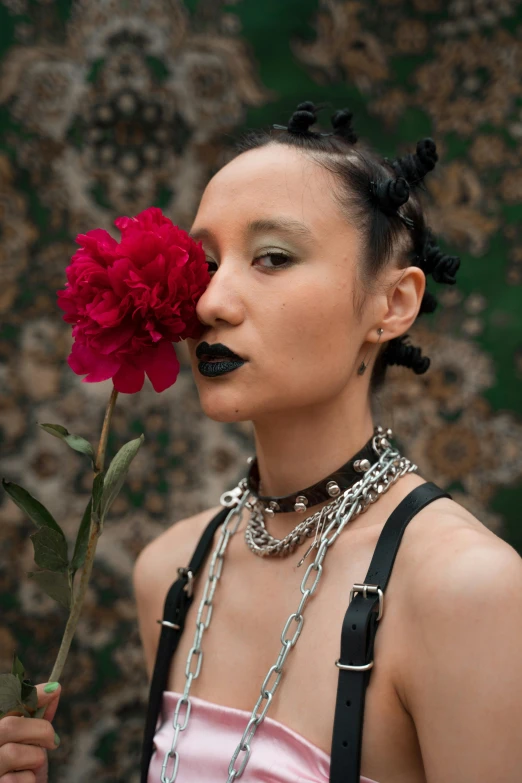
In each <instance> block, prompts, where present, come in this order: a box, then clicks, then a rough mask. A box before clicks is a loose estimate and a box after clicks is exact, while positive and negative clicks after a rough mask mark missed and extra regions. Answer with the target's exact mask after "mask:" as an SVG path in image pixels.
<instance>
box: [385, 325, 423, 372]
mask: <svg viewBox="0 0 522 783" xmlns="http://www.w3.org/2000/svg"><path fill="white" fill-rule="evenodd" d="M407 337H408V335H407V334H403V335H401V336H400V337H394V338H393V340H390V341H389V343H388V344H387V346H386V348H385V349H384V351H383V353H382V356H383V358H384V359H385V361H386V364H402V365H404V367H409V369H410V370H413V372H414V373H415V374H416V375H422V374H423V373H425V372H426V370H427V369H428V367H429V366H430V360H429V358H428V357H427V356H422V355H421V349H420V348H417V347H415V346H414V345H407V344H406V343H405V342H404V341H405V340H406V338H407Z"/></svg>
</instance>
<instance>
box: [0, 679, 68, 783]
mask: <svg viewBox="0 0 522 783" xmlns="http://www.w3.org/2000/svg"><path fill="white" fill-rule="evenodd" d="M45 685H46V684H45V683H42V684H41V685H37V686H36V689H37V695H38V707H46V710H45V713H44V717H43V718H25V717H22V716H20V715H15V714H8V715H6V716H5V717H3V718H1V719H0V783H35V781H36V780H37V779H46V778H47V750H54V749H55V748H56V747H57V746H58V744H59V741H58V742H56V737H57V735H56V734H55V731H54V728H53V726H52V724H51V721H52V719H53V718H54V715H55V713H56V709H57V707H58V702H59V699H60V687H59V686H58V687H57V688H55V690H54V691H52V692H51V693H45V690H44V688H45ZM46 749H47V750H46ZM39 771H41V774H40V775H39V776H38V772H39Z"/></svg>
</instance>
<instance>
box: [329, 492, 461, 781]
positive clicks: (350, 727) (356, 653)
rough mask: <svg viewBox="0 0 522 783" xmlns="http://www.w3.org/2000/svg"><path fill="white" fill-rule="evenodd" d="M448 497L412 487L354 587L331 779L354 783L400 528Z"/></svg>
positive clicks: (343, 634)
mask: <svg viewBox="0 0 522 783" xmlns="http://www.w3.org/2000/svg"><path fill="white" fill-rule="evenodd" d="M441 497H446V498H451V495H450V494H449V493H447V492H444V491H443V490H442V489H440V487H438V486H437V485H436V484H434V483H433V482H431V481H427V482H425V483H424V484H421V485H420V486H418V487H416V488H415V489H413V490H412V491H411V492H410V493H409V494H408V495H407V496H406V497H405V498H404V499H403V500H402V501H401V502H400V503H399V505H398V506H397V508H396V509H394V511H393V512H392V513H391V514H390V516H389V518H388V519H387V521H386V523H385V525H384V527H383V529H382V531H381V534H380V536H379V540H378V541H377V546H376V547H375V551H374V553H373V557H372V560H371V563H370V567H369V569H368V573H367V574H366V578H365V580H364V583H363V584H356V585H354V586H353V588H352V590H351V593H350V604H349V606H348V609H347V611H346V614H345V616H344V621H343V626H342V631H341V655H340V658H339V660H338V661H336V665H337V666H338V667H339V681H338V686H337V700H336V705H335V718H334V728H333V735H332V753H331V761H330V783H359V779H360V768H361V745H362V729H363V718H364V701H365V696H366V687H367V685H368V682H369V679H370V675H371V670H372V668H373V648H374V642H375V635H376V633H377V629H378V627H379V621H380V618H381V616H382V612H383V609H384V591H385V590H386V587H387V585H388V581H389V579H390V576H391V572H392V568H393V564H394V562H395V558H396V556H397V552H398V549H399V545H400V543H401V539H402V536H403V533H404V531H405V530H406V527H407V525H408V523H409V522H410V521H411V519H412V518H413V517H414V516H415V514H417V512H418V511H420V510H421V509H422V508H424V506H427V505H428V503H431V502H432V501H434V500H437V498H441Z"/></svg>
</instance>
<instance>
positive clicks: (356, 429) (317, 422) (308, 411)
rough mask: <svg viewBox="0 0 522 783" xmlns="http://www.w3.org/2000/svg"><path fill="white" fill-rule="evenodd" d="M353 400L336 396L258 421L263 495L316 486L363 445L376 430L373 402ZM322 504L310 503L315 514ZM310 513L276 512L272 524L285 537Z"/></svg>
mask: <svg viewBox="0 0 522 783" xmlns="http://www.w3.org/2000/svg"><path fill="white" fill-rule="evenodd" d="M354 402H355V401H354V400H353V399H352V400H351V404H348V402H347V400H346V399H344V400H343V399H341V398H336V399H335V400H334V401H329V402H328V403H327V404H322V405H316V406H314V407H313V408H302V409H297V410H295V409H294V410H292V411H285V412H284V413H281V414H278V415H273V416H271V417H267V418H266V419H265V420H263V421H262V422H260V421H256V422H254V436H255V445H256V454H257V459H258V465H259V475H260V479H261V484H262V494H263V495H265V496H266V495H270V496H273V497H277V496H279V497H282V496H285V495H288V494H290V493H291V492H296V491H297V490H300V489H304V488H305V487H308V486H310V485H311V484H315V483H316V482H317V481H320V480H321V479H323V478H325V477H326V476H328V474H330V473H332V472H333V471H335V470H337V469H338V468H340V467H341V465H344V463H345V462H347V461H348V460H349V459H350V457H352V456H353V455H354V454H356V453H357V452H358V451H359V450H360V449H361V448H362V447H363V446H364V444H365V443H366V442H367V441H368V440H369V438H371V436H372V435H373V433H374V421H373V417H372V413H371V409H370V406H369V404H367V405H365V404H362V403H361V404H359V405H356V404H354ZM329 500H330V499H329ZM329 500H328V501H325V502H329ZM322 505H324V503H323V504H322ZM319 508H321V506H320V505H318V506H314V507H313V508H312V507H311V509H310V513H313V512H314V511H316V510H318V509H319ZM305 516H306V515H304V514H302V513H298V512H289V513H284V514H283V513H280V514H276V515H275V517H273V519H271V520H269V522H268V523H267V527H268V529H269V531H270V532H271V533H272V534H273V535H275V536H277V537H280V538H282V537H283V536H284V535H286V533H287V532H289V531H290V530H292V528H294V527H295V525H296V524H298V522H299V521H301V520H302V519H304V518H305ZM285 531H286V532H285Z"/></svg>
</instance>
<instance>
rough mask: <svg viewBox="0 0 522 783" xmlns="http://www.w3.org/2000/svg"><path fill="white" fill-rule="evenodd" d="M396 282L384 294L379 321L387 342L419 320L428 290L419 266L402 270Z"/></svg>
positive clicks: (424, 276)
mask: <svg viewBox="0 0 522 783" xmlns="http://www.w3.org/2000/svg"><path fill="white" fill-rule="evenodd" d="M394 274H395V276H396V278H397V279H396V281H395V282H393V283H391V284H390V285H389V286H388V287H387V289H386V292H385V293H383V295H382V296H383V310H384V312H383V316H382V318H381V320H380V321H379V326H381V327H382V328H383V329H384V330H385V332H386V340H391V339H393V338H394V337H399V336H400V335H401V334H404V333H405V332H407V331H408V329H409V328H410V326H411V325H412V323H413V322H414V321H415V319H416V318H417V315H418V314H419V310H420V307H421V302H422V297H423V296H424V291H425V288H426V275H425V274H424V272H423V270H422V269H420V268H419V267H418V266H409V267H406V269H401V270H400V274H399V276H398V277H397V270H395V273H394Z"/></svg>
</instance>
